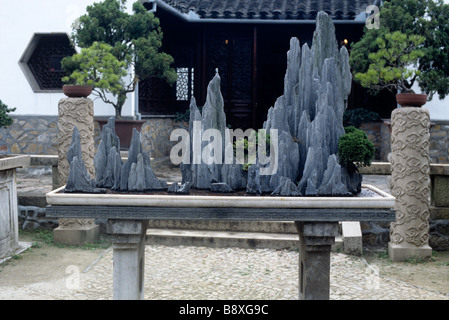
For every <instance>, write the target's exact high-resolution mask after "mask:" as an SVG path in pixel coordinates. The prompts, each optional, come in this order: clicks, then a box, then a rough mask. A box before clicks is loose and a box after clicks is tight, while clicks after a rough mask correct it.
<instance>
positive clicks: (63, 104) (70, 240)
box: [54, 98, 100, 245]
mask: <svg viewBox="0 0 449 320" xmlns="http://www.w3.org/2000/svg"><path fill="white" fill-rule="evenodd" d="M75 127H77V128H78V130H79V133H80V136H81V151H82V155H83V160H84V163H85V164H86V168H87V170H88V172H89V174H90V175H91V177H93V178H94V177H95V166H94V157H95V146H94V104H93V101H92V100H91V99H89V98H65V99H61V100H60V101H59V105H58V180H59V181H58V185H59V186H63V185H65V184H66V182H67V177H68V176H69V167H70V165H69V162H68V161H67V150H68V149H69V146H70V143H71V141H72V134H73V129H74V128H75ZM99 236H100V228H99V226H98V225H96V224H95V221H94V220H93V219H81V220H80V219H66V220H64V219H60V220H59V227H58V228H56V229H55V230H54V241H55V242H57V243H62V244H68V245H83V244H85V243H94V242H97V241H98V240H99Z"/></svg>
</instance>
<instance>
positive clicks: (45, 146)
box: [0, 116, 58, 155]
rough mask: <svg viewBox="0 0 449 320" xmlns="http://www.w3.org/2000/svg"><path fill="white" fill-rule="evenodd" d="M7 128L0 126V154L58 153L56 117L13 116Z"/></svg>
mask: <svg viewBox="0 0 449 320" xmlns="http://www.w3.org/2000/svg"><path fill="white" fill-rule="evenodd" d="M12 118H13V120H14V122H13V124H12V125H11V126H9V127H8V128H0V153H1V154H8V153H9V154H11V153H12V154H40V155H57V154H58V118H57V117H56V116H54V117H50V116H48V117H46V116H13V117H12Z"/></svg>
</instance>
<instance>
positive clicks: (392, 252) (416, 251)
mask: <svg viewBox="0 0 449 320" xmlns="http://www.w3.org/2000/svg"><path fill="white" fill-rule="evenodd" d="M388 256H389V257H390V259H391V260H392V261H394V262H398V261H406V260H409V259H421V260H423V259H427V258H430V257H431V256H432V248H431V247H430V246H428V245H424V246H421V247H416V246H407V245H401V244H393V243H391V242H390V243H388Z"/></svg>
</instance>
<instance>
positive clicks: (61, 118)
mask: <svg viewBox="0 0 449 320" xmlns="http://www.w3.org/2000/svg"><path fill="white" fill-rule="evenodd" d="M75 126H76V127H78V130H79V132H80V136H81V151H82V153H83V160H84V162H85V164H86V168H87V170H88V171H89V174H90V175H91V176H92V177H95V167H94V156H95V146H94V138H93V137H94V107H93V101H92V100H91V99H89V98H67V99H61V100H60V101H59V106H58V140H59V149H58V159H59V160H58V171H59V185H60V186H62V185H64V184H65V183H66V181H67V177H68V175H69V163H68V161H67V150H68V148H69V146H70V143H71V141H72V134H73V129H74V128H75Z"/></svg>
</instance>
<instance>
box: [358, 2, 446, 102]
mask: <svg viewBox="0 0 449 320" xmlns="http://www.w3.org/2000/svg"><path fill="white" fill-rule="evenodd" d="M379 14H380V17H379V21H380V28H379V29H368V28H365V32H364V35H363V37H362V38H361V39H360V41H359V42H357V43H355V44H351V47H352V49H351V55H350V64H351V68H352V70H353V73H354V78H355V80H356V81H359V82H361V84H362V85H363V86H366V87H368V88H370V89H373V90H375V91H378V90H379V89H382V88H388V89H390V91H396V90H397V89H400V90H401V91H402V92H410V90H411V87H412V85H413V83H414V82H415V81H417V83H418V85H419V87H420V89H421V91H422V92H424V93H426V94H427V95H428V99H429V100H431V99H432V97H433V95H434V94H438V96H439V98H440V99H443V98H444V97H446V96H447V94H448V93H449V4H445V3H444V2H443V0H389V1H384V2H383V5H382V7H381V8H380V13H379ZM413 64H416V68H415V70H410V69H408V68H407V66H410V65H413ZM375 78H379V80H378V81H377V82H376V79H375ZM394 93H397V92H394Z"/></svg>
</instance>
